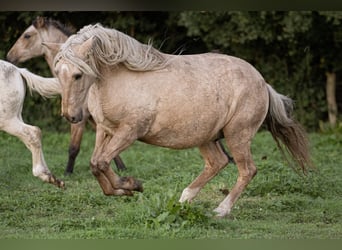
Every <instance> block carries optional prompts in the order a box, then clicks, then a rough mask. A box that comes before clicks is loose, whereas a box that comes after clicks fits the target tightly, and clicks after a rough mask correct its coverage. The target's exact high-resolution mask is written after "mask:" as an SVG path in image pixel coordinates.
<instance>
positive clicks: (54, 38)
mask: <svg viewBox="0 0 342 250" xmlns="http://www.w3.org/2000/svg"><path fill="white" fill-rule="evenodd" d="M57 32H58V33H57V34H56V32H54V33H47V35H45V36H44V37H43V39H42V40H43V42H51V43H64V42H65V41H66V40H67V39H68V37H67V36H66V35H64V34H63V33H62V32H61V31H59V30H57ZM56 54H57V52H55V51H52V50H50V49H46V50H45V52H44V58H45V60H46V62H47V64H48V65H49V68H50V71H51V73H52V74H53V75H54V76H55V73H54V67H53V60H54V58H55V56H56Z"/></svg>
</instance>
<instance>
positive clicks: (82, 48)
mask: <svg viewBox="0 0 342 250" xmlns="http://www.w3.org/2000/svg"><path fill="white" fill-rule="evenodd" d="M93 42H94V37H90V38H89V39H88V40H86V41H85V42H84V43H82V44H81V45H80V47H79V48H78V53H79V54H80V55H85V54H87V52H88V51H89V50H90V49H91V47H92V46H93Z"/></svg>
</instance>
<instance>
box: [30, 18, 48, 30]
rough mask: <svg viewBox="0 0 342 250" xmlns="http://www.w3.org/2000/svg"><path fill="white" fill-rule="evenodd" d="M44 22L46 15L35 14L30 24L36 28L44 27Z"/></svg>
mask: <svg viewBox="0 0 342 250" xmlns="http://www.w3.org/2000/svg"><path fill="white" fill-rule="evenodd" d="M45 22H46V17H42V16H37V17H36V19H35V20H34V21H33V23H32V24H33V26H34V27H35V28H36V29H37V28H42V27H44V26H45Z"/></svg>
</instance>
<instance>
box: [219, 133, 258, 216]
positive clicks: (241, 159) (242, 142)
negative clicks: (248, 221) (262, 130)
mask: <svg viewBox="0 0 342 250" xmlns="http://www.w3.org/2000/svg"><path fill="white" fill-rule="evenodd" d="M242 131H243V130H242ZM246 131H247V130H245V132H246ZM247 134H249V132H247ZM227 138H229V140H227V145H228V147H229V149H230V151H231V153H232V155H233V157H234V160H235V163H236V165H237V167H238V171H239V176H238V179H237V182H236V184H235V186H234V187H233V189H232V190H231V191H230V193H229V194H228V195H227V197H226V198H225V199H224V200H223V201H222V202H221V203H220V205H219V206H218V207H217V208H216V209H215V210H214V212H216V213H217V217H224V216H226V215H228V214H229V213H230V211H231V209H232V207H233V205H234V203H235V202H236V200H237V199H238V198H239V196H240V195H241V193H242V192H243V190H244V189H245V188H246V186H247V185H248V183H249V182H250V181H251V180H252V179H253V177H254V176H255V175H256V173H257V169H256V166H255V164H254V162H253V159H252V154H251V150H250V146H251V138H252V137H251V136H246V135H244V134H243V132H241V133H240V134H235V135H234V136H231V137H227Z"/></svg>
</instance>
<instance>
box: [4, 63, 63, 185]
mask: <svg viewBox="0 0 342 250" xmlns="http://www.w3.org/2000/svg"><path fill="white" fill-rule="evenodd" d="M26 85H27V87H28V88H29V89H30V91H32V90H34V91H36V92H38V93H39V94H40V95H42V96H44V97H50V96H53V95H59V94H60V93H61V89H60V85H59V82H58V80H57V79H56V78H43V77H40V76H37V75H35V74H32V73H31V72H29V71H28V70H26V69H21V68H17V67H16V66H14V65H12V64H10V63H8V62H5V61H2V60H0V89H1V91H0V130H3V131H5V132H7V133H9V134H11V135H14V136H16V137H18V138H19V139H20V140H21V141H22V142H23V143H24V144H25V145H26V147H27V148H28V149H29V150H30V151H31V153H32V173H33V175H34V176H37V177H39V178H40V179H42V180H43V181H45V182H48V183H52V184H54V185H56V186H58V187H64V182H63V181H60V180H58V179H56V177H55V176H54V175H53V174H52V173H51V171H50V170H49V168H48V167H47V165H46V162H45V159H44V155H43V151H42V142H41V131H40V129H39V128H38V127H35V126H31V125H28V124H25V123H24V122H23V119H22V116H21V112H22V108H23V103H24V99H25V93H26Z"/></svg>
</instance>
